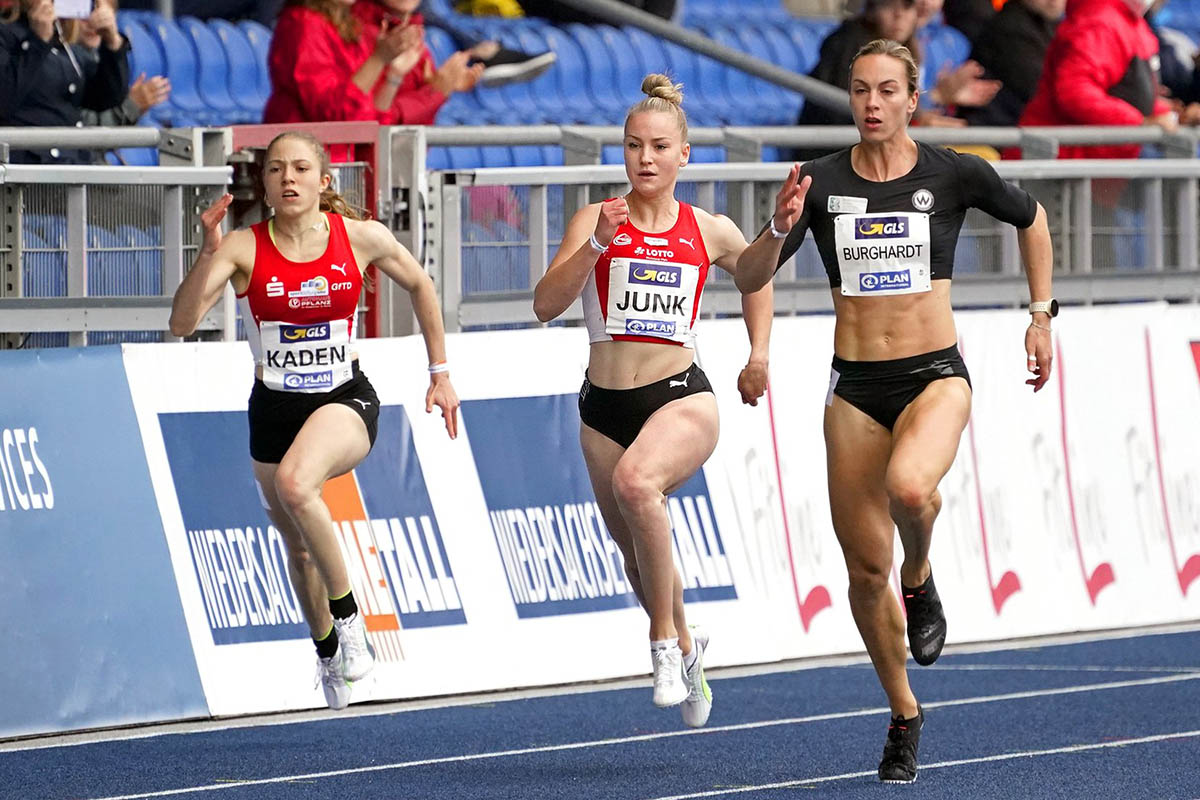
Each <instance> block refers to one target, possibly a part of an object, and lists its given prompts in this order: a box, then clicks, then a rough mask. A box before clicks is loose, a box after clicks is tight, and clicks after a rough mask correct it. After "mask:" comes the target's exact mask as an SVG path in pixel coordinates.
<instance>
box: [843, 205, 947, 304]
mask: <svg viewBox="0 0 1200 800" xmlns="http://www.w3.org/2000/svg"><path fill="white" fill-rule="evenodd" d="M833 235H834V244H835V245H836V247H837V257H838V268H839V269H840V270H841V274H842V294H844V295H853V296H859V297H866V296H870V295H892V294H913V293H916V292H928V291H929V290H930V287H931V283H930V280H931V274H930V254H929V215H928V214H920V213H911V212H910V213H889V214H842V215H840V216H838V217H835V218H834V220H833Z"/></svg>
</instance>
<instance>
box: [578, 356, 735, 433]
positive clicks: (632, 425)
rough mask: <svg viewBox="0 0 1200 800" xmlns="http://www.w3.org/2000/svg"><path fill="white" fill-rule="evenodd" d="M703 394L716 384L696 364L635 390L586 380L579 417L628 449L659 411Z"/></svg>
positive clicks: (580, 397)
mask: <svg viewBox="0 0 1200 800" xmlns="http://www.w3.org/2000/svg"><path fill="white" fill-rule="evenodd" d="M701 392H712V385H711V384H709V382H708V376H707V375H705V374H704V370H702V369H700V367H699V366H697V365H696V364H692V365H691V366H690V367H688V368H687V369H686V370H684V371H683V372H681V373H679V374H678V375H672V376H671V377H669V378H663V379H662V380H661V381H656V382H655V383H648V384H646V385H645V386H638V387H636V388H634V389H605V388H603V387H600V386H596V385H594V384H592V382H591V381H589V380H588V379H587V378H586V377H585V378H584V379H583V386H582V387H581V388H580V389H579V418H580V419H581V420H582V421H583V424H584V425H587V426H588V427H589V428H594V429H596V430H597V431H599V432H600V433H603V434H604V435H605V436H607V437H608V438H610V439H612V440H613V441H614V442H616V443H617V444H619V445H621V447H624V448H628V447H629V445H631V444H633V440H634V439H636V438H637V435H638V433H639V432H641V430H642V426H643V425H645V424H646V420H648V419H650V415H652V414H653V413H654V412H655V411H658V410H659V409H660V408H662V407H663V406H665V405H666V404H667V403H669V402H671V401H672V400H678V399H679V398H681V397H687V396H688V395H693V394H700V393H701Z"/></svg>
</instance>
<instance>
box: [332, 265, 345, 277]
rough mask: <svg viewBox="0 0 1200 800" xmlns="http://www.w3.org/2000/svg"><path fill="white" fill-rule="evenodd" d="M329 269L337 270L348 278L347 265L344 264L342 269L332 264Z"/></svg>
mask: <svg viewBox="0 0 1200 800" xmlns="http://www.w3.org/2000/svg"><path fill="white" fill-rule="evenodd" d="M329 268H330V269H332V270H337V271H338V272H340V273H342V277H343V278H344V277H346V265H345V264H342V265H341V266H340V267H339V266H338V265H337V264H330V265H329Z"/></svg>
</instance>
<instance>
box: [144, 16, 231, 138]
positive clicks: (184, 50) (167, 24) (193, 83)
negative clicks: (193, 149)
mask: <svg viewBox="0 0 1200 800" xmlns="http://www.w3.org/2000/svg"><path fill="white" fill-rule="evenodd" d="M150 33H151V35H153V36H155V37H156V38H157V39H158V42H159V44H160V45H161V46H162V51H163V55H164V58H165V63H166V66H167V73H166V74H167V77H168V78H170V80H171V96H170V98H169V99H168V100H167V102H166V103H163V105H164V106H169V108H168V109H167V111H166V112H164V115H163V116H168V118H169V120H170V123H171V125H172V126H175V127H179V126H188V125H207V124H210V123H212V122H216V121H218V120H219V117H218V115H217V114H215V113H214V112H213V111H212V110H211V109H210V108H209V106H208V105H207V104H206V103H205V102H204V100H203V99H202V98H201V97H200V90H199V87H198V78H199V75H198V71H199V69H198V66H197V63H196V50H195V48H193V47H192V45H191V43H190V42H189V41H188V38H187V37H186V36H185V35H184V34H183V31H181V30H180V29H179V26H177V25H176V24H175V23H174V22H173V21H171V20H166V19H160V20H158V21H157V22H156V23H155V24H154V27H153V28H152V29H151V31H150Z"/></svg>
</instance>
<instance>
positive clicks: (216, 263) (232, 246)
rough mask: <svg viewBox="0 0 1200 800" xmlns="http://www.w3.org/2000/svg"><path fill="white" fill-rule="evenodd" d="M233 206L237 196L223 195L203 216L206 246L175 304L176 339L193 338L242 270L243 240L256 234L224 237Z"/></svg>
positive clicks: (173, 325)
mask: <svg viewBox="0 0 1200 800" xmlns="http://www.w3.org/2000/svg"><path fill="white" fill-rule="evenodd" d="M232 202H233V195H231V194H227V195H223V196H222V197H221V198H220V199H218V200H217V201H216V202H215V203H213V204H212V205H211V206H209V207H208V208H207V209H206V210H205V211H204V213H203V214H201V215H200V223H201V224H202V225H203V226H204V243H203V244H202V245H201V246H200V253H199V255H197V256H196V260H195V262H193V263H192V268H191V269H190V270H188V274H187V275H185V276H184V278H183V282H182V283H180V284H179V288H178V289H176V290H175V299H174V300H172V301H171V320H170V322H169V325H170V328H171V334H172V335H173V336H190V335H191V334H192V333H194V332H195V330H196V326H197V325H199V324H200V320H202V319H204V315H205V314H207V313H208V310H209V309H210V308H212V307H213V306H214V305H216V304H217V301H218V300H220V299H221V292H222V291H223V290H224V289H225V283H226V281H228V280H229V279H230V278H232V277H233V276H234V274H235V273H236V272H237V270H238V265H237V260H236V259H235V257H234V253H235V251H237V250H239V249H241V247H243V246H244V245H245V244H246V243H245V242H244V241H241V240H242V239H243V238H244V237H246V236H252V235H253V234H250V233H249V232H247V231H235V232H234V233H232V234H230V235H229V236H228V237H222V236H221V221H222V220H224V219H225V212H226V210H228V208H229V204H230V203H232Z"/></svg>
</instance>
